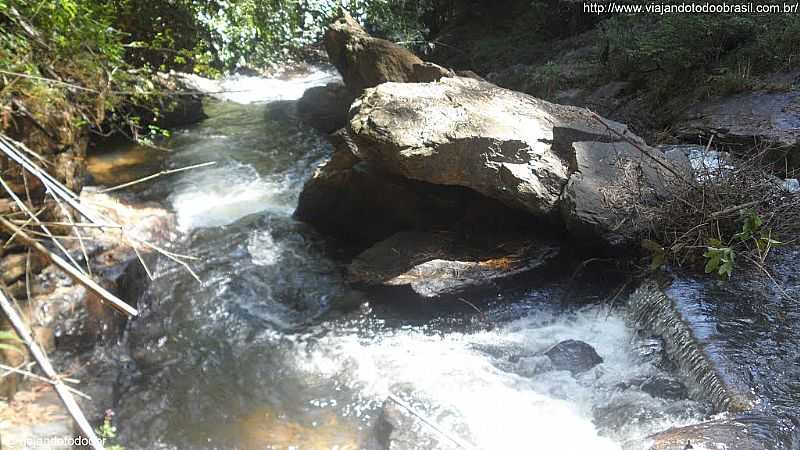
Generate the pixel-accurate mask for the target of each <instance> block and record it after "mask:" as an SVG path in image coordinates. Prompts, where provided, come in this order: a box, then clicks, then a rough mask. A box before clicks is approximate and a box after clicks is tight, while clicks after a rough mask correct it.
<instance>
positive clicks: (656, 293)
mask: <svg viewBox="0 0 800 450" xmlns="http://www.w3.org/2000/svg"><path fill="white" fill-rule="evenodd" d="M627 310H628V315H629V320H630V321H631V322H632V324H633V325H634V326H635V327H637V328H638V329H640V330H643V331H645V332H647V333H649V334H652V335H656V336H659V337H661V338H662V339H663V342H664V344H665V351H666V354H667V355H668V357H669V360H670V361H671V362H672V363H674V365H675V366H676V368H677V373H678V374H679V375H680V376H681V377H682V379H683V381H685V382H686V384H687V385H688V386H691V387H692V389H693V390H694V389H697V390H699V391H700V392H701V395H702V396H703V397H704V398H707V399H709V401H710V402H711V403H712V404H713V406H714V408H715V410H716V411H718V412H721V411H730V412H739V411H746V410H749V409H751V408H752V405H753V396H752V393H751V392H748V389H747V388H746V387H745V386H743V385H741V383H740V382H736V381H735V380H734V379H733V378H731V375H732V374H733V373H734V372H733V371H732V370H724V371H723V370H719V368H718V367H717V366H716V365H715V363H714V361H713V360H711V359H710V358H709V355H708V353H707V351H706V346H705V345H704V344H703V343H702V341H701V340H699V339H698V338H697V337H696V336H697V334H696V333H695V331H694V329H693V328H692V325H691V323H690V322H689V321H687V320H686V316H684V312H683V310H682V309H679V308H678V306H677V304H676V302H675V301H674V300H673V299H672V298H670V296H668V295H667V294H666V293H665V292H664V291H663V290H662V289H661V288H660V287H659V285H658V283H657V282H656V281H655V280H647V281H646V282H644V283H643V284H642V286H640V287H639V288H638V289H637V290H636V291H635V292H634V293H633V294H631V296H630V297H629V298H628V305H627Z"/></svg>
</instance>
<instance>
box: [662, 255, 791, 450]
mask: <svg viewBox="0 0 800 450" xmlns="http://www.w3.org/2000/svg"><path fill="white" fill-rule="evenodd" d="M798 257H800V249H797V248H785V249H779V250H777V251H773V253H772V255H771V259H770V264H769V271H770V273H771V275H772V277H774V279H775V282H772V281H771V280H770V279H769V277H767V276H765V275H764V274H763V273H761V272H757V271H753V272H752V273H737V274H736V276H734V278H733V279H732V280H730V281H728V282H722V281H716V280H708V279H697V278H692V277H682V278H681V279H679V280H677V281H675V282H673V284H672V286H671V288H670V289H669V290H668V294H669V295H670V296H671V297H672V298H674V299H675V300H676V301H677V305H678V307H679V309H680V310H681V312H682V313H683V315H684V316H685V317H686V318H687V319H688V321H689V322H690V324H691V326H692V329H693V331H694V333H695V336H696V337H697V338H698V339H699V341H700V342H701V343H703V344H704V346H705V350H706V352H707V353H708V354H709V356H710V357H711V359H712V361H713V362H714V363H715V365H716V366H717V367H718V368H719V370H720V372H721V374H722V376H723V378H724V379H726V380H727V381H728V382H729V383H731V384H732V385H733V386H736V387H737V388H738V389H740V390H742V391H745V392H749V393H750V394H751V396H752V398H753V399H754V400H755V401H756V406H755V411H754V412H753V413H752V414H751V415H750V418H749V420H750V421H752V422H754V423H755V424H756V425H757V426H758V428H760V429H762V430H763V432H764V433H765V435H767V436H769V440H771V441H773V442H774V444H776V448H792V449H793V448H799V447H800V431H798V430H799V428H798V426H799V425H800V345H798V344H800V273H798V271H797V269H798V263H797V261H798Z"/></svg>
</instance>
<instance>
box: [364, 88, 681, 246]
mask: <svg viewBox="0 0 800 450" xmlns="http://www.w3.org/2000/svg"><path fill="white" fill-rule="evenodd" d="M604 122H605V123H606V124H608V126H609V127H610V128H611V129H613V130H615V131H616V132H617V133H622V134H625V135H626V136H628V138H629V139H630V140H631V141H632V142H634V143H636V144H637V146H639V147H640V148H641V149H643V150H644V151H647V152H648V153H649V154H651V157H643V156H642V154H641V151H640V150H639V149H637V148H635V147H634V146H633V145H631V144H630V143H627V142H623V141H621V140H620V138H619V137H618V135H617V134H616V133H612V132H610V131H609V129H608V128H606V126H604V125H603V124H601V123H599V122H598V120H597V119H595V118H594V117H593V116H591V115H590V113H589V112H588V111H586V110H584V109H580V108H574V107H569V106H562V105H557V104H553V103H549V102H546V101H544V100H540V99H537V98H534V97H531V96H528V95H525V94H521V93H519V92H514V91H509V90H507V89H502V88H499V87H497V86H495V85H492V84H489V83H485V82H481V81H478V80H473V79H468V78H460V77H454V78H443V79H441V80H440V81H438V82H435V83H424V84H423V83H420V84H399V83H384V84H382V85H379V86H377V87H376V88H372V89H368V90H367V91H366V92H365V93H364V95H363V96H362V97H360V98H359V99H357V100H356V101H355V102H354V103H353V106H352V108H351V120H350V132H351V134H352V136H353V142H354V144H355V155H356V156H357V157H358V158H359V159H362V160H364V161H369V162H371V163H372V164H375V165H376V166H377V167H380V168H381V169H383V170H385V171H387V172H389V173H394V174H398V175H401V176H403V177H406V178H411V179H415V180H420V181H425V182H428V183H433V184H441V185H454V186H464V187H467V188H470V189H472V190H474V191H476V192H479V193H481V194H483V195H485V196H487V197H490V198H494V199H497V200H499V201H501V202H503V203H505V204H506V205H508V206H511V207H514V208H518V209H521V210H524V211H527V212H529V213H531V214H534V215H536V216H540V217H547V218H550V219H557V220H561V219H559V216H561V215H562V214H563V215H564V216H565V219H566V222H567V224H569V229H570V230H571V231H574V232H575V234H577V235H581V236H584V235H590V236H591V237H593V238H599V239H600V240H602V241H605V242H604V243H605V244H610V245H616V244H619V243H620V242H622V241H624V240H625V239H627V238H628V237H630V236H631V235H633V234H635V231H636V230H635V225H633V224H632V223H631V221H628V222H626V224H625V226H622V227H620V220H621V219H620V217H619V213H618V212H619V211H620V208H619V207H618V206H617V205H608V204H607V203H605V201H604V196H603V195H602V192H603V191H605V190H609V189H614V188H617V187H618V184H619V182H620V180H626V179H627V178H630V177H627V178H626V177H625V176H624V175H625V171H626V170H628V167H629V166H630V165H631V164H640V165H641V166H642V167H643V173H644V175H645V176H644V177H640V178H637V180H638V181H637V182H639V183H642V184H644V185H642V186H638V187H639V189H631V186H624V187H625V188H626V190H628V191H630V190H635V191H636V192H645V193H646V194H647V195H656V194H658V193H663V191H664V189H663V184H664V183H665V180H666V179H668V178H669V177H670V176H671V174H670V173H668V171H666V170H665V169H664V168H663V167H662V165H663V166H664V167H672V163H670V162H669V161H668V160H667V159H666V158H665V157H664V156H663V155H662V154H661V153H660V152H658V151H656V150H654V149H651V148H649V147H647V146H646V145H645V144H644V142H643V141H642V140H641V138H639V137H637V136H635V135H633V134H631V133H630V132H629V131H628V130H627V128H626V127H625V126H624V125H622V124H618V123H615V122H612V121H608V120H605V121H604ZM653 161H658V162H657V163H656V162H653ZM678 170H679V169H675V171H678ZM634 188H635V187H634ZM565 190H566V195H565Z"/></svg>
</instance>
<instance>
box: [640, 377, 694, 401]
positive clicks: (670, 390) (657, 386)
mask: <svg viewBox="0 0 800 450" xmlns="http://www.w3.org/2000/svg"><path fill="white" fill-rule="evenodd" d="M640 388H641V389H642V391H643V392H646V393H648V394H650V395H652V396H653V397H658V398H665V399H667V400H679V399H683V398H688V396H689V390H688V389H687V388H686V385H684V384H683V383H681V382H680V381H678V380H676V379H674V378H670V377H666V376H654V377H650V378H648V379H647V380H645V381H644V382H643V383H642V385H641V386H640Z"/></svg>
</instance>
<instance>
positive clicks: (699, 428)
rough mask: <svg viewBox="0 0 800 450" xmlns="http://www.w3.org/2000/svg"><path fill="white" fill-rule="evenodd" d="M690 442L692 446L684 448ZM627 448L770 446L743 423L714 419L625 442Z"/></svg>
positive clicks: (743, 449)
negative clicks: (636, 440)
mask: <svg viewBox="0 0 800 450" xmlns="http://www.w3.org/2000/svg"><path fill="white" fill-rule="evenodd" d="M687 444H691V447H687ZM624 448H625V449H626V450H683V449H685V448H695V449H720V450H722V449H736V450H766V449H768V448H772V447H771V446H770V445H768V443H767V442H762V441H760V440H759V439H758V438H757V437H756V436H755V435H754V434H753V433H752V431H751V430H750V427H748V426H747V425H746V424H743V423H740V422H737V421H733V420H715V421H710V422H703V423H700V424H696V425H689V426H687V427H681V428H670V429H669V430H666V431H662V432H660V433H656V434H653V435H651V436H649V437H647V438H646V439H645V440H643V441H641V442H636V443H628V444H627V445H626V446H625V447H624Z"/></svg>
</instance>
